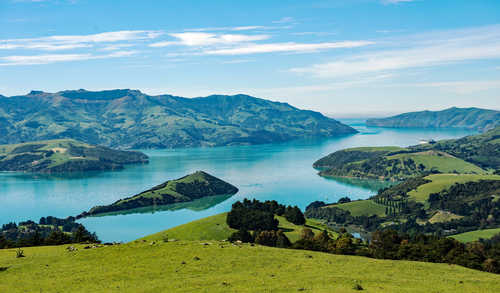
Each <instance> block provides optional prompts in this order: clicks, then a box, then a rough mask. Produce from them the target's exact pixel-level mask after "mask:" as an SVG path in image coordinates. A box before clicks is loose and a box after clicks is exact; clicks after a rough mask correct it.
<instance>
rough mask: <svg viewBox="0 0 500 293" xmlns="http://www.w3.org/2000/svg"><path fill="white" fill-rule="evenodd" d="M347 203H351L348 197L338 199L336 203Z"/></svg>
mask: <svg viewBox="0 0 500 293" xmlns="http://www.w3.org/2000/svg"><path fill="white" fill-rule="evenodd" d="M348 202H351V199H350V198H349V197H348V196H345V197H342V198H340V199H339V201H338V202H337V203H348Z"/></svg>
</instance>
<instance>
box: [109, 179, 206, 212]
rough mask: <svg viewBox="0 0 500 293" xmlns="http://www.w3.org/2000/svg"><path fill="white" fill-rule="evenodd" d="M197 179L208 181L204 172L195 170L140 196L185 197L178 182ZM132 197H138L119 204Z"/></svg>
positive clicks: (190, 181) (189, 181) (119, 202)
mask: <svg viewBox="0 0 500 293" xmlns="http://www.w3.org/2000/svg"><path fill="white" fill-rule="evenodd" d="M195 181H198V182H203V183H206V182H207V179H206V178H205V177H204V175H203V173H202V172H199V171H198V172H195V173H193V174H190V175H188V176H185V177H183V178H179V179H175V180H169V181H168V182H167V184H166V185H165V186H164V187H162V188H159V189H154V188H153V189H154V190H148V191H146V192H143V193H140V196H141V197H143V198H157V199H158V198H162V195H163V194H168V195H170V196H173V197H175V198H185V196H184V195H182V194H180V193H178V192H177V191H176V190H177V184H178V183H186V184H187V183H193V182H195ZM132 199H136V197H135V196H133V197H129V198H126V199H122V200H120V201H118V202H117V204H121V203H124V202H127V201H130V200H132Z"/></svg>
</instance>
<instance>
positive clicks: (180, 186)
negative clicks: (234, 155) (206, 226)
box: [77, 171, 238, 218]
mask: <svg viewBox="0 0 500 293" xmlns="http://www.w3.org/2000/svg"><path fill="white" fill-rule="evenodd" d="M237 192H238V188H236V187H234V186H233V185H231V184H229V183H227V182H225V181H222V180H221V179H219V178H216V177H214V176H212V175H210V174H208V173H205V172H203V171H197V172H195V173H193V174H189V175H186V176H184V177H182V178H179V179H175V180H169V181H166V182H164V183H162V184H160V185H157V186H155V187H153V188H151V189H149V190H146V191H143V192H141V193H139V194H136V195H134V196H131V197H128V198H124V199H120V200H118V201H116V202H115V203H113V204H110V205H106V206H96V207H93V208H92V209H90V211H88V212H84V213H82V214H80V215H79V216H77V218H82V217H87V216H95V215H99V214H104V213H111V212H120V211H125V210H131V209H139V208H143V207H151V206H163V205H170V204H177V203H184V202H192V201H194V200H197V199H201V198H205V197H210V196H221V195H233V194H235V193H237Z"/></svg>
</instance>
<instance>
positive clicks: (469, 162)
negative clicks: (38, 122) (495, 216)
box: [313, 127, 500, 180]
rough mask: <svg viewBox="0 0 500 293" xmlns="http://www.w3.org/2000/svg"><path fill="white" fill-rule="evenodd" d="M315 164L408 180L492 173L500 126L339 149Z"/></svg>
mask: <svg viewBox="0 0 500 293" xmlns="http://www.w3.org/2000/svg"><path fill="white" fill-rule="evenodd" d="M313 166H314V167H315V168H317V169H318V170H320V173H319V174H320V175H321V176H326V177H358V178H370V179H386V180H387V179H391V180H404V179H407V178H411V177H416V176H420V175H426V174H429V173H456V174H488V173H491V172H492V171H493V170H496V169H499V168H500V127H496V128H494V129H491V130H489V131H488V132H486V133H483V134H479V135H472V136H467V137H464V138H460V139H450V140H442V141H438V142H435V143H429V144H424V145H417V146H410V147H407V148H399V147H360V148H351V149H345V150H340V151H336V152H334V153H331V154H329V155H327V156H325V157H323V158H321V159H319V160H317V161H316V162H315V163H314V164H313Z"/></svg>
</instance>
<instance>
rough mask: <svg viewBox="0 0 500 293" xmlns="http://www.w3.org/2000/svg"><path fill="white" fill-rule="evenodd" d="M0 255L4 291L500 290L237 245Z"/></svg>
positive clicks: (396, 268) (429, 270)
mask: <svg viewBox="0 0 500 293" xmlns="http://www.w3.org/2000/svg"><path fill="white" fill-rule="evenodd" d="M77 248H78V250H77V251H75V252H68V251H67V250H66V246H52V247H34V248H26V249H24V250H25V254H26V257H25V258H21V259H16V258H15V257H14V256H15V251H14V250H12V249H6V250H0V264H1V266H2V267H3V268H6V269H2V271H0V280H1V282H0V292H9V293H17V292H68V291H71V292H297V291H305V292H358V291H355V290H354V289H353V285H354V284H357V283H359V284H361V285H362V287H363V288H364V289H365V290H366V291H367V292H426V293H427V292H498V291H499V290H500V275H494V274H489V273H485V272H480V271H475V270H471V269H466V268H463V267H460V266H455V265H448V264H432V263H421V262H409V261H391V260H376V259H369V258H364V257H356V256H343V255H333V254H325V253H320V252H312V251H302V250H291V249H278V248H270V247H264V246H258V245H256V246H250V245H242V246H241V247H239V246H232V245H228V244H227V243H223V242H214V241H211V242H210V245H202V243H201V242H199V241H191V242H185V241H181V242H169V243H163V242H159V243H156V244H154V245H150V243H149V242H142V241H139V242H134V243H130V244H125V245H118V246H111V247H104V248H96V249H89V250H84V249H82V246H77Z"/></svg>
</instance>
